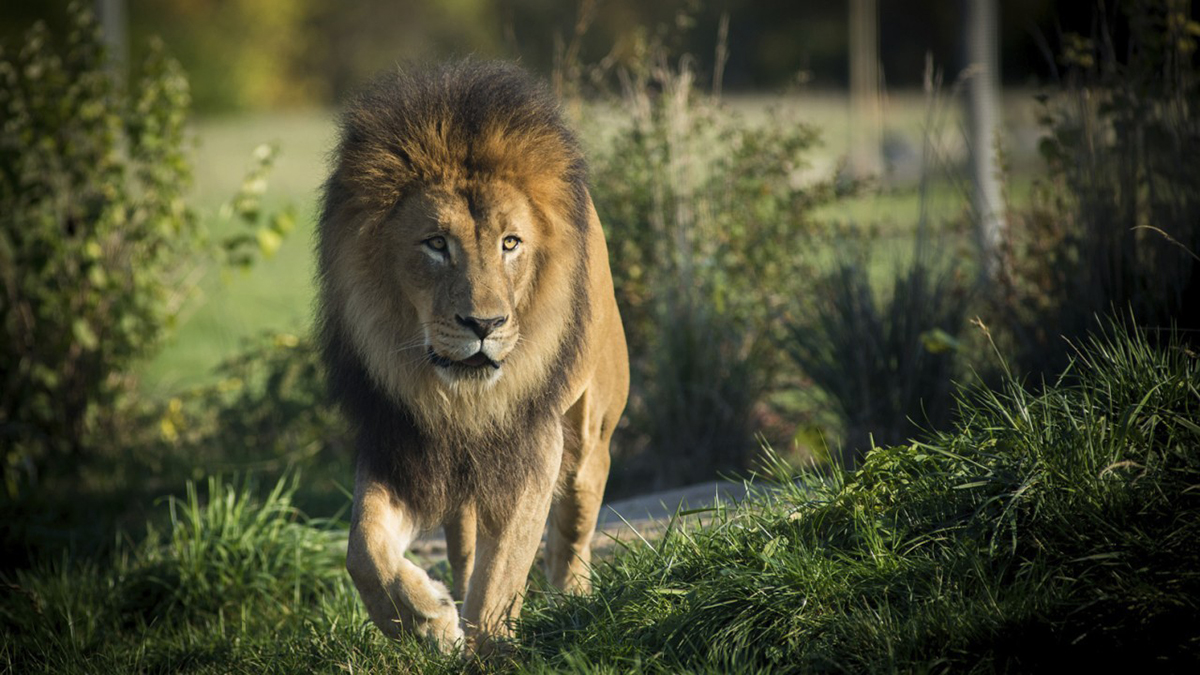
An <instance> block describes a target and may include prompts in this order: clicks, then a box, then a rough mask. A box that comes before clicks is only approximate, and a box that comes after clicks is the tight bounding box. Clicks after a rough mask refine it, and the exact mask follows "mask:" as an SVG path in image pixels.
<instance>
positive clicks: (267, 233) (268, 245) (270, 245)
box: [255, 227, 283, 258]
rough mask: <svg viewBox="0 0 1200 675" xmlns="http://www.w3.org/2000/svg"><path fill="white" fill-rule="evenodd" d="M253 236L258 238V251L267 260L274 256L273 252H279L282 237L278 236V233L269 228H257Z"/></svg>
mask: <svg viewBox="0 0 1200 675" xmlns="http://www.w3.org/2000/svg"><path fill="white" fill-rule="evenodd" d="M255 236H256V237H257V238H258V248H259V250H261V251H262V253H263V255H264V256H266V257H268V258H270V257H271V256H273V255H275V252H276V251H278V250H279V246H280V245H281V244H282V243H283V237H281V236H279V233H277V232H276V231H275V230H272V229H271V228H269V227H262V228H259V230H258V232H256V233H255Z"/></svg>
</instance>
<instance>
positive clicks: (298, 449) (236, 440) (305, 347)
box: [152, 333, 353, 487]
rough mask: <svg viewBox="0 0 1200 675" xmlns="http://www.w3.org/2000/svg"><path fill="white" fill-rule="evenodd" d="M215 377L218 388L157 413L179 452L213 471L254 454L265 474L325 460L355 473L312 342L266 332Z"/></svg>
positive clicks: (165, 436) (207, 388)
mask: <svg viewBox="0 0 1200 675" xmlns="http://www.w3.org/2000/svg"><path fill="white" fill-rule="evenodd" d="M215 375H216V377H217V380H216V382H214V383H213V384H211V385H206V386H203V387H198V388H196V389H194V390H192V391H189V392H185V393H183V394H182V395H180V396H178V397H176V398H173V399H171V400H169V401H168V402H167V403H166V404H165V406H157V407H154V408H153V409H152V411H153V413H154V415H156V416H157V428H158V430H159V433H160V436H161V438H162V440H163V441H165V442H167V443H168V444H169V445H171V446H173V447H174V448H175V449H176V451H177V452H178V451H179V450H186V454H187V456H188V457H189V458H190V460H191V461H192V462H203V461H206V460H207V461H210V462H212V463H213V464H214V465H220V464H221V463H222V462H228V460H229V458H231V457H246V456H250V457H253V458H254V460H255V467H256V468H258V469H260V470H261V469H271V470H287V469H291V468H293V467H296V466H300V465H306V466H310V467H311V466H313V465H320V463H321V460H326V461H327V462H330V463H333V464H335V465H337V466H338V467H340V468H344V469H347V470H349V471H351V472H352V469H350V468H349V467H347V466H346V463H347V461H348V459H349V458H350V457H352V456H353V452H352V450H351V449H350V448H348V447H346V444H347V439H349V438H350V436H349V434H348V433H347V432H346V429H345V425H344V423H343V420H342V417H341V415H340V414H339V413H338V411H337V410H336V408H335V407H334V406H333V405H331V404H330V403H329V400H328V397H327V395H326V385H325V378H324V369H323V368H322V366H321V364H320V360H319V359H318V358H317V352H316V349H315V347H314V346H313V344H312V342H311V341H310V340H309V339H307V338H299V337H297V336H295V335H290V334H287V333H278V334H264V335H262V336H260V337H259V338H257V339H255V340H253V341H250V342H248V343H247V344H246V345H245V346H244V348H243V349H242V350H241V352H239V353H238V354H237V356H235V357H233V358H231V359H228V360H226V361H224V362H222V363H221V364H220V365H219V366H218V367H217V368H216V370H215ZM214 453H215V454H214ZM341 475H348V474H347V473H346V472H344V471H343V472H342V474H341ZM310 487H311V486H310Z"/></svg>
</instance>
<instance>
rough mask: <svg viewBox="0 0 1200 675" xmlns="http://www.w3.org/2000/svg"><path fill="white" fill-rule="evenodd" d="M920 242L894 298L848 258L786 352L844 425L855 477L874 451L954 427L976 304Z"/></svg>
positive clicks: (898, 276) (796, 328)
mask: <svg viewBox="0 0 1200 675" xmlns="http://www.w3.org/2000/svg"><path fill="white" fill-rule="evenodd" d="M920 241H921V238H920V236H918V244H917V246H916V251H915V254H914V257H913V259H912V260H911V261H909V262H907V263H905V264H904V265H903V266H900V267H898V268H897V270H896V271H895V273H894V275H893V277H892V284H891V288H890V290H889V291H888V293H887V294H886V295H885V294H883V293H881V292H879V291H878V290H876V289H875V288H874V287H873V286H872V283H871V278H870V266H869V262H870V261H869V260H867V259H866V258H865V256H864V258H863V259H860V260H855V259H853V258H847V259H845V260H843V261H841V262H840V263H838V265H837V267H836V269H835V270H834V271H832V272H831V273H828V274H827V275H825V276H823V277H822V278H821V279H820V280H819V281H818V283H817V284H816V286H815V288H814V289H813V293H812V297H811V300H810V302H809V303H806V307H805V311H804V312H802V313H801V314H800V318H798V319H793V320H792V321H791V322H790V323H789V325H788V335H787V336H786V338H785V339H784V348H785V349H786V350H787V353H788V355H789V356H791V358H792V359H793V360H794V361H795V363H796V365H797V366H798V367H799V368H800V370H801V372H803V373H804V374H805V375H806V376H807V377H808V378H809V379H811V381H812V382H813V384H815V385H816V386H817V387H818V388H819V389H820V390H821V391H822V392H823V393H824V394H825V396H826V397H827V398H828V400H829V402H830V403H832V405H833V407H834V409H835V410H836V411H837V413H838V415H839V417H840V418H841V421H842V425H843V427H844V430H845V437H844V438H843V443H842V446H843V452H842V453H841V456H840V458H839V460H840V462H841V463H842V464H843V465H844V466H846V467H853V466H854V465H855V464H856V463H857V461H858V459H859V458H860V457H861V456H862V455H863V454H864V453H866V452H867V451H868V450H870V449H871V447H872V445H873V444H878V445H880V446H889V445H895V444H898V443H904V442H907V441H908V440H909V439H911V438H913V437H914V436H916V435H918V433H919V432H920V431H922V430H925V431H933V430H938V429H944V428H946V426H947V425H948V423H949V422H950V418H951V413H952V411H953V408H954V405H953V404H954V398H953V396H954V384H953V382H952V379H951V378H952V377H953V376H954V374H955V366H956V363H955V356H956V351H957V347H958V345H959V336H960V335H961V332H962V330H963V328H964V327H965V315H966V309H967V303H968V300H969V298H968V294H967V293H966V291H965V289H964V288H963V285H962V283H961V282H960V280H959V279H958V276H957V275H956V274H955V272H954V270H953V269H950V268H947V267H946V266H945V265H944V264H941V263H938V262H936V261H935V260H934V259H933V258H934V256H933V255H932V253H931V252H930V251H927V250H923V249H922V244H921V243H920Z"/></svg>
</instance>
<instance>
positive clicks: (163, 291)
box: [0, 7, 290, 494]
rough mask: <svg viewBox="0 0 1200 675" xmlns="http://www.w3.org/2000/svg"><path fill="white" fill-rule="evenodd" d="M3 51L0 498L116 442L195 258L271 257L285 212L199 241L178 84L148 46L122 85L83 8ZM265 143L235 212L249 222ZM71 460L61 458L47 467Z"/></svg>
mask: <svg viewBox="0 0 1200 675" xmlns="http://www.w3.org/2000/svg"><path fill="white" fill-rule="evenodd" d="M72 16H73V22H74V23H73V26H72V29H71V31H70V32H69V34H68V35H67V38H66V40H65V42H64V43H63V46H62V47H61V49H60V48H58V47H56V46H55V45H56V43H55V41H54V40H52V39H51V36H50V35H48V33H47V31H46V30H45V28H44V27H42V26H41V25H36V26H34V27H33V28H32V29H31V30H30V31H29V33H28V36H27V38H26V41H25V44H24V46H22V47H21V48H20V49H19V50H18V51H16V52H7V51H3V52H0V110H2V111H3V117H4V123H3V126H2V128H0V314H3V316H4V325H3V329H2V330H3V345H4V346H3V349H0V439H2V440H3V446H4V448H5V457H4V465H3V466H4V468H3V471H4V477H5V481H6V483H7V488H8V491H9V493H10V494H13V493H15V492H16V491H17V489H18V486H19V484H20V482H21V480H22V477H25V478H34V477H36V475H37V473H38V471H39V470H45V469H47V468H50V467H51V466H55V465H58V466H62V465H67V466H71V465H73V464H74V461H75V460H77V459H78V458H79V456H80V455H81V454H82V453H83V451H84V450H85V449H88V448H91V447H94V446H95V445H97V444H98V443H100V442H112V440H113V439H114V438H119V437H120V428H119V427H120V425H118V424H116V422H115V420H116V412H117V411H118V410H119V409H120V408H121V405H122V402H123V400H124V396H123V395H124V394H125V393H126V391H127V390H128V385H129V380H130V377H129V375H128V373H129V367H130V366H131V364H133V363H134V362H135V360H137V359H139V358H142V357H144V356H146V355H147V354H148V353H149V352H150V351H151V350H152V349H153V348H154V347H155V346H156V345H157V344H158V343H159V341H160V339H161V338H162V336H163V333H164V331H165V330H166V329H167V328H169V327H170V326H171V325H172V322H173V320H174V317H175V315H176V313H177V312H178V310H179V308H180V306H181V305H182V303H183V301H184V300H185V299H187V298H188V297H189V294H190V293H189V292H190V291H191V290H192V289H193V288H194V286H195V283H196V279H197V275H195V274H192V272H194V271H196V270H197V269H202V267H203V265H204V264H205V263H211V262H213V261H215V260H225V261H227V262H229V263H236V264H248V263H249V262H251V261H253V260H254V259H255V257H256V256H257V253H256V251H258V250H262V251H263V252H270V250H271V249H272V248H273V247H274V246H276V245H277V244H278V241H279V237H280V236H281V235H282V234H283V233H284V232H285V231H286V230H287V229H288V225H289V223H290V220H289V218H288V217H287V215H286V214H284V215H283V216H282V217H279V218H275V219H273V220H271V221H270V223H269V224H267V225H263V226H261V227H258V232H257V234H258V236H250V235H245V234H236V235H233V236H231V237H229V238H227V239H225V240H223V241H221V242H218V243H217V245H213V244H210V243H209V241H208V239H207V237H206V236H205V233H204V231H203V229H202V228H201V227H200V226H199V224H198V222H197V219H196V217H195V215H194V213H193V212H192V211H191V209H189V207H188V206H187V205H186V204H185V202H184V200H183V195H184V191H185V188H186V187H187V185H188V181H189V165H188V162H187V158H186V153H185V149H186V134H185V117H186V112H187V106H188V87H187V80H186V79H185V77H184V75H183V73H182V72H181V71H180V68H179V66H178V64H177V63H175V61H173V60H172V59H170V58H168V57H167V56H166V55H165V54H164V52H163V49H162V47H161V45H152V48H151V49H150V52H149V56H148V57H147V59H146V61H145V63H144V64H143V65H142V69H141V75H140V77H139V78H138V79H137V80H136V81H135V83H134V84H133V86H132V87H130V88H129V89H125V88H124V87H123V86H122V85H121V84H120V83H119V82H118V81H117V79H116V78H115V77H114V76H113V74H112V72H111V69H110V68H109V63H108V60H107V58H106V56H105V53H104V49H103V47H102V46H101V45H102V43H101V40H100V36H99V34H98V28H97V26H96V24H95V22H94V20H93V19H92V18H91V16H90V14H88V13H87V12H85V11H82V10H80V9H79V8H78V7H75V8H73V9H72ZM271 157H272V151H270V150H269V149H267V150H265V151H263V152H260V153H259V155H258V160H259V166H258V167H257V168H256V169H255V170H254V171H253V172H252V173H251V176H250V179H248V181H247V183H246V185H245V186H244V187H243V190H242V192H241V193H240V194H239V195H238V197H237V198H235V202H234V205H233V206H234V210H235V212H236V213H237V214H239V216H240V217H241V218H242V219H243V221H244V222H245V223H246V224H247V225H250V226H252V227H255V226H257V223H258V221H259V219H260V217H261V214H260V213H259V211H258V201H257V197H258V195H259V194H261V192H262V188H263V187H264V186H265V182H264V181H263V180H262V178H263V175H262V174H263V172H265V170H266V168H267V167H268V166H269V165H270V162H271ZM62 459H69V460H70V461H66V462H63V461H56V460H62Z"/></svg>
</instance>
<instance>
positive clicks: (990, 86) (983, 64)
mask: <svg viewBox="0 0 1200 675" xmlns="http://www.w3.org/2000/svg"><path fill="white" fill-rule="evenodd" d="M967 24H968V25H967V40H968V52H969V55H970V60H971V63H970V72H971V79H970V94H971V96H970V110H969V115H968V117H969V118H970V137H971V138H970V141H971V148H970V149H971V174H972V179H973V183H974V187H975V190H974V196H973V206H974V210H975V218H976V228H977V229H976V234H977V236H978V238H979V251H980V261H981V263H982V264H981V268H980V273H981V274H982V275H983V276H984V277H985V278H986V279H987V280H993V279H995V278H996V275H997V273H998V272H999V269H1000V246H1001V244H1002V243H1003V237H1004V229H1005V218H1004V203H1003V198H1002V196H1001V186H1000V178H1001V177H1000V165H999V161H998V159H997V149H996V144H997V142H998V141H999V138H1000V131H1001V128H1000V125H1001V121H1002V120H1001V111H1000V94H999V86H1000V56H999V47H998V42H999V38H1000V35H999V33H1000V28H999V25H998V22H997V20H996V2H995V0H970V11H969V12H968V17H967Z"/></svg>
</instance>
